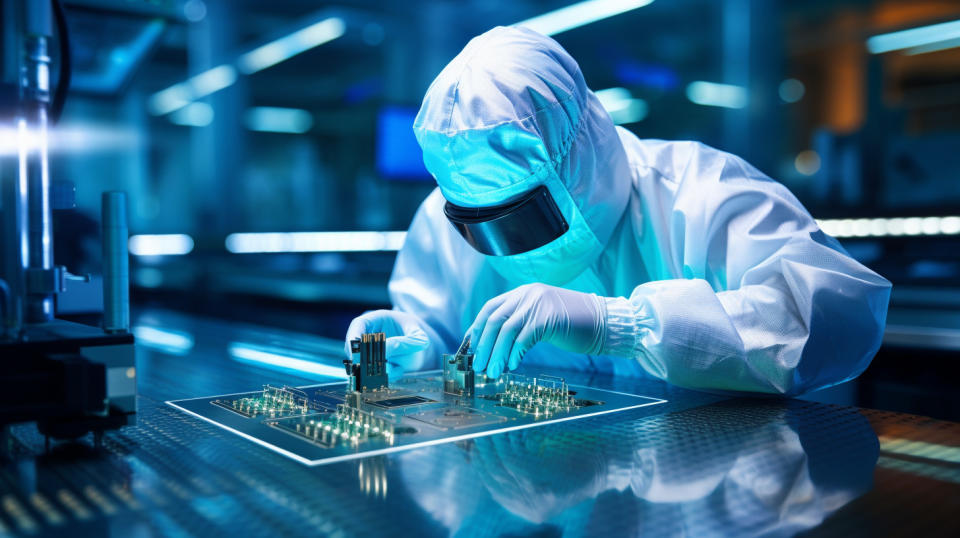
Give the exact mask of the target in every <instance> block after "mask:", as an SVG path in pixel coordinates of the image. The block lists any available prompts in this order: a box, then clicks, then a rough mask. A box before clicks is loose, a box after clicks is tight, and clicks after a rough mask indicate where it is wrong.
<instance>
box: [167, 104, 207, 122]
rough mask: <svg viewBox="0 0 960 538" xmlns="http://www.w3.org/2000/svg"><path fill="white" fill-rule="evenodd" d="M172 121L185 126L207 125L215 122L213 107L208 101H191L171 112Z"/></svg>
mask: <svg viewBox="0 0 960 538" xmlns="http://www.w3.org/2000/svg"><path fill="white" fill-rule="evenodd" d="M170 121H171V122H172V123H175V124H177V125H183V126H185V127H206V126H207V125H210V123H212V122H213V107H212V106H210V105H208V104H207V103H201V102H196V103H190V104H189V105H187V106H185V107H183V108H181V109H180V110H175V111H173V112H172V113H170Z"/></svg>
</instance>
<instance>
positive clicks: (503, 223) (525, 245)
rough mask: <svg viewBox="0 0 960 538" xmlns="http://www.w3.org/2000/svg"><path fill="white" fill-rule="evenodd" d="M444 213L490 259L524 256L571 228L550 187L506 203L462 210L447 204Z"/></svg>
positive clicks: (472, 244)
mask: <svg viewBox="0 0 960 538" xmlns="http://www.w3.org/2000/svg"><path fill="white" fill-rule="evenodd" d="M443 212H444V214H446V215H447V219H449V220H450V222H451V223H452V224H453V227H454V228H456V229H457V231H458V232H460V235H462V236H463V238H464V239H466V240H467V243H470V246H472V247H473V248H475V249H477V251H479V252H480V253H482V254H486V255H488V256H510V255H513V254H522V253H524V252H528V251H531V250H533V249H535V248H538V247H541V246H543V245H546V244H547V243H549V242H551V241H553V240H554V239H556V238H558V237H560V236H561V235H563V234H564V232H566V231H567V229H568V228H569V225H568V224H567V221H566V220H565V219H564V218H563V215H562V214H561V213H560V209H559V208H558V207H557V203H556V202H554V200H553V197H552V196H550V191H548V190H547V188H546V186H543V185H541V186H539V187H537V188H535V189H533V190H532V191H530V192H528V193H527V194H524V195H523V196H521V197H520V198H519V199H518V200H514V201H512V202H508V203H506V204H502V205H497V206H488V207H461V206H457V205H453V204H451V203H450V202H447V203H446V205H444V206H443Z"/></svg>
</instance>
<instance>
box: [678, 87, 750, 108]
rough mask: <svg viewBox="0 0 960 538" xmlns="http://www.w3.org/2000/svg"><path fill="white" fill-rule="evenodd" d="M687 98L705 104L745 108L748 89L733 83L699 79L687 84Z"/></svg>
mask: <svg viewBox="0 0 960 538" xmlns="http://www.w3.org/2000/svg"><path fill="white" fill-rule="evenodd" d="M687 99H690V101H692V102H694V103H696V104H698V105H704V106H719V107H724V108H743V107H745V106H747V89H746V88H744V87H743V86H734V85H733V84H720V83H718V82H705V81H703V80H698V81H696V82H691V83H690V84H688V85H687Z"/></svg>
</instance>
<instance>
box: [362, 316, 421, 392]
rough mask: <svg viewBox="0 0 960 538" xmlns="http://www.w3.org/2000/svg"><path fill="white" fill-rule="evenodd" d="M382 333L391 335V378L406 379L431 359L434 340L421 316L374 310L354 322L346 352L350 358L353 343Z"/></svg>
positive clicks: (389, 343) (388, 365)
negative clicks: (366, 334)
mask: <svg viewBox="0 0 960 538" xmlns="http://www.w3.org/2000/svg"><path fill="white" fill-rule="evenodd" d="M377 332H382V333H385V334H386V335H387V376H388V377H389V378H390V379H395V378H398V377H402V376H403V374H404V373H405V372H407V371H412V370H419V369H421V368H423V366H424V364H425V363H426V360H427V358H428V356H429V355H428V353H429V352H428V348H429V347H430V344H431V342H430V337H429V336H428V335H427V331H425V330H424V328H423V322H422V321H421V320H420V318H418V317H417V316H414V315H413V314H408V313H406V312H400V311H397V310H373V311H371V312H366V313H364V314H363V315H362V316H360V317H358V318H356V319H354V320H353V321H352V322H350V327H349V328H348V329H347V337H346V342H345V343H344V350H345V351H346V353H347V357H348V358H352V357H353V355H352V353H351V352H350V341H351V340H353V339H355V338H360V335H361V334H363V333H377Z"/></svg>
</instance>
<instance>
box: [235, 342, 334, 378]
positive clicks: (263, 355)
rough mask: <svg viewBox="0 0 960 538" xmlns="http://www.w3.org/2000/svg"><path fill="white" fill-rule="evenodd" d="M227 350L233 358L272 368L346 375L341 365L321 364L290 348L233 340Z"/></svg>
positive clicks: (328, 374)
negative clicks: (276, 347) (281, 348)
mask: <svg viewBox="0 0 960 538" xmlns="http://www.w3.org/2000/svg"><path fill="white" fill-rule="evenodd" d="M228 352H229V353H230V356H231V357H233V358H234V359H237V360H241V361H247V362H254V363H257V365H259V366H266V367H267V368H270V369H274V370H284V371H289V372H294V373H297V374H301V375H302V374H311V375H316V376H321V377H335V378H338V379H345V378H346V377H347V372H346V370H344V369H343V365H339V366H334V365H331V364H323V363H320V362H316V361H314V360H311V359H310V357H309V356H308V355H306V354H302V356H301V354H299V353H297V352H294V351H290V350H280V349H275V348H270V347H264V346H257V345H254V344H245V343H240V342H233V343H231V344H230V347H229V348H228Z"/></svg>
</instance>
